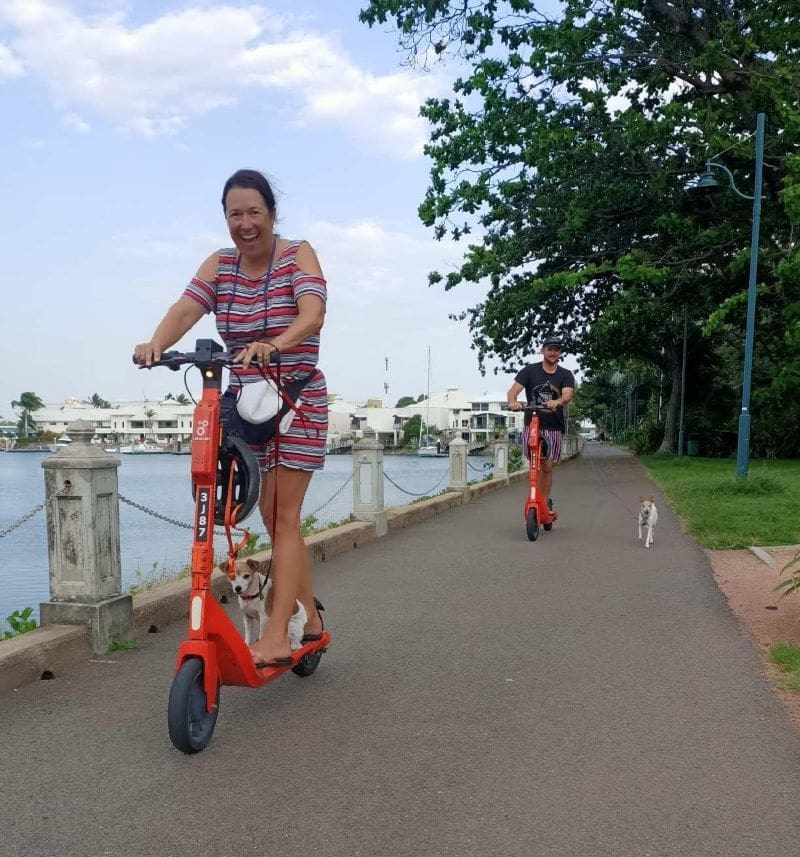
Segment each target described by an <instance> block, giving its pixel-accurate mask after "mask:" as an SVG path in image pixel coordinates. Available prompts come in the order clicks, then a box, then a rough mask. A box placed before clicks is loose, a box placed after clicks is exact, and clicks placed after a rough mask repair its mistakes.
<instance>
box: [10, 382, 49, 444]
mask: <svg viewBox="0 0 800 857" xmlns="http://www.w3.org/2000/svg"><path fill="white" fill-rule="evenodd" d="M11 407H12V408H14V409H15V410H16V409H19V410H20V411H21V412H22V413H21V414H20V418H19V423H18V426H19V430H20V431H21V432H22V433H23V434H24V436H25V437H28V434H29V431H28V422H29V418H30V415H31V413H32V412H33V411H38V410H39V409H40V408H43V407H44V402H43V401H42V400H41V399H40V398H39V397H38V396H37V395H36V393H31V392H27V393H20V396H19V399H15V400H14V401H13V402H12V403H11Z"/></svg>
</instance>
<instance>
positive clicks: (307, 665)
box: [292, 652, 322, 678]
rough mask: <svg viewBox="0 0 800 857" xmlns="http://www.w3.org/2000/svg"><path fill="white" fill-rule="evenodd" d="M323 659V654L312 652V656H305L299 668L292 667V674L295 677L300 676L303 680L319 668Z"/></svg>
mask: <svg viewBox="0 0 800 857" xmlns="http://www.w3.org/2000/svg"><path fill="white" fill-rule="evenodd" d="M321 658H322V652H312V653H311V654H310V655H303V657H302V658H301V659H300V663H299V664H297V666H294V667H292V672H293V673H294V674H295V675H299V676H300V677H301V678H305V677H306V676H310V675H311V673H313V672H314V670H316V668H317V667H318V666H319V662H320V659H321Z"/></svg>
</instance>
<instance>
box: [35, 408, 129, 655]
mask: <svg viewBox="0 0 800 857" xmlns="http://www.w3.org/2000/svg"><path fill="white" fill-rule="evenodd" d="M66 433H67V435H68V436H69V437H70V438H71V439H72V443H70V444H69V446H65V447H63V448H62V449H60V450H59V451H58V452H57V453H56V454H55V455H51V456H49V457H48V458H46V459H45V460H44V461H43V462H42V467H43V468H44V484H45V497H48V498H49V497H51V496H52V500H51V501H50V502H48V503H47V505H46V509H47V552H48V556H49V561H50V601H47V602H43V603H42V604H40V613H41V620H42V625H57V624H64V625H88V626H89V627H90V628H91V640H92V650H93V651H94V652H95V654H104V653H105V652H106V651H107V650H108V646H109V644H110V643H111V641H112V640H113V639H114V638H115V637H121V638H130V636H131V632H132V628H133V599H132V598H131V596H130V595H123V594H122V564H121V561H120V550H119V495H118V492H117V468H118V467H119V465H120V461H119V459H118V458H115V457H114V456H112V455H109V454H108V453H107V452H106V451H105V450H103V449H101V448H100V447H98V446H93V445H92V444H91V443H90V441H91V439H92V436H93V435H94V426H93V425H92V423H90V422H87V421H86V420H76V421H75V422H72V423H70V424H69V425H68V426H67V432H66Z"/></svg>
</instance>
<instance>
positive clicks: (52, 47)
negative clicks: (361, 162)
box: [0, 0, 437, 157]
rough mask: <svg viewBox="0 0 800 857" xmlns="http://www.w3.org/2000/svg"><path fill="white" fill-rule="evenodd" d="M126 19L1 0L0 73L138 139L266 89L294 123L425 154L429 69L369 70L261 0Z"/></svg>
mask: <svg viewBox="0 0 800 857" xmlns="http://www.w3.org/2000/svg"><path fill="white" fill-rule="evenodd" d="M126 21H127V19H126V16H125V13H124V11H117V12H107V13H105V14H99V13H98V14H96V15H94V16H93V17H91V18H89V17H83V18H82V17H80V16H79V15H78V14H77V13H76V12H75V11H74V10H73V9H72V8H71V7H70V6H68V5H67V4H66V3H65V2H62V0H3V3H2V8H0V23H5V24H6V25H7V26H8V27H10V30H11V32H12V39H11V42H10V44H11V47H12V49H13V51H14V54H13V55H12V54H11V52H10V50H9V49H8V48H5V49H3V46H2V45H0V75H2V73H3V71H4V69H5V73H6V74H10V73H12V72H13V73H17V74H19V73H21V71H22V67H23V66H22V65H21V64H20V63H22V64H24V67H25V69H26V70H27V72H28V73H29V74H30V75H32V76H35V77H36V78H39V79H41V80H43V81H44V82H45V84H46V85H47V86H48V87H49V89H50V92H51V95H52V98H53V100H54V102H55V103H56V105H57V107H58V108H59V109H60V110H62V111H63V112H65V113H77V112H80V113H81V114H86V113H89V112H90V113H92V114H95V115H97V116H99V117H101V118H103V119H104V120H106V121H108V122H110V123H112V124H113V125H115V126H116V127H118V128H120V129H122V130H125V131H127V132H130V133H133V134H137V135H140V136H144V137H152V136H157V135H162V134H174V133H177V132H178V131H180V130H181V129H182V128H183V127H184V126H185V124H186V123H187V122H189V121H190V120H191V118H192V117H193V116H198V115H201V114H204V113H207V112H209V111H211V110H214V109H216V108H220V107H224V106H226V105H230V104H233V103H235V102H236V101H237V100H238V99H239V98H240V97H242V96H243V95H244V94H246V93H247V92H248V91H253V90H257V89H266V90H272V91H276V92H282V93H284V94H286V95H287V96H289V97H290V98H291V99H292V100H293V112H292V119H293V121H295V122H297V123H298V124H302V125H306V126H320V125H322V126H327V127H339V128H342V129H345V130H346V132H347V133H349V134H351V135H352V136H353V137H354V138H355V139H356V141H357V142H359V143H360V144H362V145H370V146H374V147H379V148H380V149H381V150H382V151H384V152H386V153H389V154H392V155H395V156H397V157H412V156H414V155H418V154H420V152H421V147H422V143H423V142H424V139H425V127H424V123H423V120H421V119H420V118H419V117H418V115H417V113H418V110H419V105H420V104H421V103H422V102H423V101H424V100H425V98H426V97H427V95H429V94H431V92H432V90H433V89H434V88H435V87H436V86H437V79H436V78H435V77H434V76H433V75H414V74H412V73H411V72H408V71H397V72H394V73H392V74H387V75H376V74H374V73H372V72H369V71H366V70H364V69H362V68H359V67H358V66H357V65H356V64H355V63H354V62H353V60H352V59H351V58H350V56H349V55H348V53H347V51H346V50H345V49H344V48H343V47H342V45H340V44H338V43H337V41H336V40H335V39H334V38H333V37H331V36H329V35H327V34H326V35H322V34H320V33H314V32H310V31H308V30H307V29H301V28H299V27H298V26H295V25H292V24H291V23H290V22H289V21H287V19H285V18H281V17H276V16H275V15H274V14H273V13H272V12H271V11H270V10H268V9H267V8H266V7H265V6H260V5H251V6H247V7H234V6H230V5H211V6H203V7H200V8H187V9H183V10H181V11H178V12H170V13H166V14H164V15H162V16H161V17H158V18H155V19H153V20H151V21H150V22H148V23H145V24H142V25H139V26H134V25H131V24H128V23H127V22H126ZM4 51H5V52H4ZM15 57H16V58H17V59H15ZM295 105H296V106H295Z"/></svg>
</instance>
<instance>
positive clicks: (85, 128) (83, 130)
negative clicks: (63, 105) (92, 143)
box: [64, 113, 91, 134]
mask: <svg viewBox="0 0 800 857" xmlns="http://www.w3.org/2000/svg"><path fill="white" fill-rule="evenodd" d="M64 127H65V128H69V129H70V131H75V133H76V134H88V133H89V131H91V128H90V127H89V123H88V122H84V121H83V119H81V117H80V116H78V114H77V113H65V114H64Z"/></svg>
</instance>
